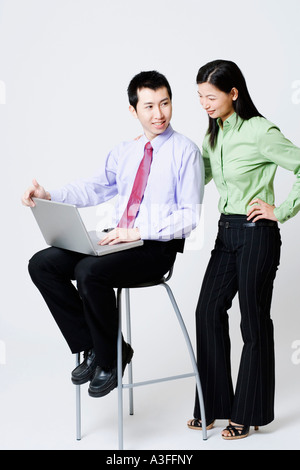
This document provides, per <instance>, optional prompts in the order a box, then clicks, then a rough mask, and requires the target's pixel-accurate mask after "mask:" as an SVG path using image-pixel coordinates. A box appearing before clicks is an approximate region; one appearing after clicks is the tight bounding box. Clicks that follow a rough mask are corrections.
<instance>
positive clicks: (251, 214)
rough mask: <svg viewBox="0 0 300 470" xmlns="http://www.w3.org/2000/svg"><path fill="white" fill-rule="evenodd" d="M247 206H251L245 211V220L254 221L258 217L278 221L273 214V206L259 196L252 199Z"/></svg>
mask: <svg viewBox="0 0 300 470" xmlns="http://www.w3.org/2000/svg"><path fill="white" fill-rule="evenodd" d="M249 206H253V207H251V209H250V210H249V211H248V213H247V220H251V222H256V221H257V220H259V219H268V220H274V221H278V219H277V218H276V216H275V214H274V209H275V206H272V205H271V204H268V203H266V202H264V201H262V200H261V199H259V198H256V199H253V200H252V201H251V202H250V204H249Z"/></svg>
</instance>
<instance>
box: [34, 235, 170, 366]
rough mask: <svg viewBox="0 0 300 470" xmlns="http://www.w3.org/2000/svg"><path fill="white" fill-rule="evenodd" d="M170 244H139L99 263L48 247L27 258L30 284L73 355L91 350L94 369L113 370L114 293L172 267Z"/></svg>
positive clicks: (93, 258)
mask: <svg viewBox="0 0 300 470" xmlns="http://www.w3.org/2000/svg"><path fill="white" fill-rule="evenodd" d="M176 242H177V240H173V241H170V242H156V241H145V242H144V245H143V246H139V247H136V248H133V249H130V250H125V251H120V252H117V253H113V254H109V255H105V256H100V257H95V256H87V255H83V254H80V253H75V252H72V251H67V250H63V249H60V248H53V247H51V248H47V249H45V250H42V251H40V252H38V253H36V254H35V255H34V256H33V257H32V258H31V260H30V261H29V273H30V276H31V278H32V281H33V282H34V284H35V285H36V286H37V288H38V289H39V291H40V292H41V294H42V296H43V298H44V300H45V301H46V303H47V305H48V307H49V309H50V311H51V313H52V315H53V317H54V319H55V320H56V322H57V324H58V326H59V328H60V330H61V332H62V334H63V335H64V337H65V339H66V341H67V343H68V345H69V347H70V349H71V351H72V352H73V353H76V352H80V351H85V350H88V349H90V348H92V347H94V349H95V353H96V358H97V362H98V365H100V366H103V367H111V366H112V365H113V364H114V362H115V360H116V356H117V329H118V313H117V307H116V295H115V291H114V288H117V287H128V286H130V285H132V284H135V283H140V282H147V281H153V280H156V279H160V278H161V277H162V276H163V275H164V274H165V273H166V272H167V271H168V270H169V269H170V267H171V266H172V265H173V263H174V261H175V258H176V253H177V251H176V250H177V246H176ZM74 280H75V281H76V283H74V282H72V281H74ZM74 284H76V286H75V285H74Z"/></svg>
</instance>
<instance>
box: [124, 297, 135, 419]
mask: <svg viewBox="0 0 300 470" xmlns="http://www.w3.org/2000/svg"><path fill="white" fill-rule="evenodd" d="M125 299H126V320H127V321H126V326H127V342H128V343H129V344H130V345H131V317H130V298H129V289H125ZM128 383H129V385H132V383H133V374H132V361H131V362H130V364H128ZM129 414H130V415H133V388H132V387H130V388H129Z"/></svg>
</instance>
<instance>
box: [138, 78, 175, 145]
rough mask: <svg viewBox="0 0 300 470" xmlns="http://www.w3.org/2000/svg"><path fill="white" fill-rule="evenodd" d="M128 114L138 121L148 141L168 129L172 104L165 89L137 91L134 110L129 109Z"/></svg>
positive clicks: (142, 89)
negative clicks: (136, 101)
mask: <svg viewBox="0 0 300 470" xmlns="http://www.w3.org/2000/svg"><path fill="white" fill-rule="evenodd" d="M129 110H130V112H131V113H132V114H133V115H134V116H135V117H136V118H137V119H139V121H140V123H141V124H142V127H143V129H144V132H145V135H146V137H147V138H148V139H149V140H152V139H154V138H155V137H156V136H158V135H160V134H162V133H163V132H164V131H165V130H166V129H167V127H168V125H169V123H170V121H171V117H172V102H171V100H170V97H169V94H168V90H167V88H166V87H162V88H158V89H157V90H155V91H154V90H151V89H150V88H141V89H139V90H138V103H137V106H136V110H135V109H134V107H133V106H130V107H129Z"/></svg>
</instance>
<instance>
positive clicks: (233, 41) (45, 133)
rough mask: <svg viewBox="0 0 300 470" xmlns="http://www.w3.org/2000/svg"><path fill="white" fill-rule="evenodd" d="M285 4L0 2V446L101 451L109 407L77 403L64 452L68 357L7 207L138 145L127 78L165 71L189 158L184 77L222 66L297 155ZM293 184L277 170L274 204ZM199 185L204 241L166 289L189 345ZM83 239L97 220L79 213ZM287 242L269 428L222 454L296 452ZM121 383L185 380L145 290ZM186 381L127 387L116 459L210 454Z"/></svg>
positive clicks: (298, 356) (213, 218)
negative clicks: (130, 367)
mask: <svg viewBox="0 0 300 470" xmlns="http://www.w3.org/2000/svg"><path fill="white" fill-rule="evenodd" d="M299 13H300V4H299V0H285V1H284V2H283V1H277V2H274V0H252V2H249V5H248V4H247V5H246V4H244V2H240V1H237V0H227V1H226V2H223V1H219V0H216V1H215V2H213V3H212V2H202V1H196V0H185V1H180V0H152V1H151V2H146V1H143V0H127V1H123V0H110V1H109V2H108V1H102V0H9V1H8V0H2V1H0V103H1V104H0V136H1V137H0V152H1V166H2V181H1V201H2V211H1V212H2V217H1V220H2V224H1V227H2V229H1V260H2V263H1V264H2V266H1V317H0V415H1V420H0V436H1V439H0V448H2V449H114V448H116V446H117V420H116V403H117V401H116V400H117V396H116V393H115V392H112V393H111V394H110V395H109V396H107V397H105V398H103V399H99V400H95V399H92V398H90V397H88V396H87V393H86V389H85V387H82V389H83V392H82V395H83V398H82V400H83V434H84V438H83V439H82V441H80V442H76V440H75V431H74V427H75V421H74V403H75V402H74V386H73V385H72V384H71V382H70V371H71V370H72V368H73V367H74V358H73V357H72V355H71V354H70V353H69V350H68V348H67V346H66V344H65V342H64V340H63V339H62V337H61V335H60V333H59V331H58V329H57V327H56V325H55V324H54V321H53V320H52V317H51V315H50V313H49V312H48V310H47V308H46V306H45V304H44V302H43V300H42V299H41V297H40V295H39V293H38V292H37V290H36V289H35V287H34V286H33V284H32V283H31V281H30V279H29V276H28V273H27V263H28V259H29V258H30V257H31V255H32V254H33V253H35V252H36V251H38V250H39V249H41V248H43V247H44V246H45V245H44V241H43V239H42V237H41V235H40V233H39V231H38V228H37V226H36V223H35V221H34V219H33V216H32V214H31V213H30V210H27V209H26V208H24V207H23V206H22V205H21V203H20V197H21V195H22V193H23V191H24V190H25V188H27V186H28V185H29V184H30V183H31V180H32V178H33V177H36V178H37V179H38V181H39V182H40V183H41V184H43V185H44V186H45V187H46V188H48V189H50V188H53V187H59V186H60V185H62V184H64V183H67V182H69V181H72V180H73V179H75V178H78V177H81V176H88V175H91V174H92V173H93V171H94V170H95V169H97V167H98V166H99V165H101V164H102V163H103V162H104V158H105V156H106V154H107V152H108V151H109V150H110V148H111V147H112V146H113V145H115V144H116V143H118V142H120V141H122V140H128V139H131V138H134V137H135V136H137V135H138V134H139V133H140V127H139V124H138V122H137V121H136V120H134V119H132V117H131V116H130V115H129V112H128V102H127V94H126V89H127V85H128V83H129V81H130V79H131V78H132V76H133V75H135V74H136V73H138V72H140V71H141V70H150V69H157V70H159V71H160V72H162V73H164V74H165V75H166V76H167V78H168V79H169V81H170V83H171V87H172V90H173V95H174V97H173V109H174V112H173V120H172V125H173V127H174V128H175V129H176V130H177V131H179V132H181V133H183V134H186V135H187V136H188V137H190V138H191V139H192V140H194V141H195V142H196V143H197V144H198V145H199V147H201V143H202V139H203V135H204V133H205V130H206V126H207V117H206V115H205V113H204V111H203V110H202V109H201V107H200V103H199V101H198V98H197V93H196V85H195V77H196V74H197V71H198V69H199V67H200V66H201V65H203V64H204V63H206V62H207V61H210V60H213V59H216V58H224V59H225V58H226V59H230V60H233V61H235V62H236V63H237V64H238V65H239V66H240V67H241V69H242V71H243V72H244V74H245V77H246V80H247V83H248V87H249V90H250V93H251V95H252V97H253V100H254V102H255V104H256V105H257V107H258V109H259V110H260V112H261V113H262V114H264V115H265V116H266V117H267V118H268V119H269V120H271V121H273V122H275V123H276V124H277V125H278V126H279V127H280V128H281V130H282V131H283V133H284V134H285V135H286V137H288V138H289V139H290V140H292V141H293V142H294V143H295V144H297V145H300V137H299V130H300V68H299V43H300V33H299V23H298V20H299ZM293 181H294V176H293V175H292V174H289V173H288V172H286V171H283V170H280V169H279V171H278V173H277V178H276V182H275V186H276V194H277V199H276V202H277V203H280V202H281V201H283V200H284V198H285V196H286V195H287V193H288V191H289V190H290V188H291V185H292V183H293ZM217 202H218V195H217V192H216V189H215V187H214V184H213V183H210V184H209V185H208V186H207V188H206V192H205V199H204V211H203V217H202V223H201V230H202V229H203V233H204V241H203V243H202V245H201V247H199V248H198V249H195V245H193V244H190V245H189V247H188V249H187V250H186V252H185V254H184V255H179V256H178V261H177V264H176V267H175V272H174V276H173V279H172V281H171V287H172V289H173V291H174V293H175V296H176V298H177V301H178V304H179V306H180V308H181V310H182V313H183V316H184V319H185V321H186V324H187V327H188V329H189V331H190V334H191V337H192V340H193V342H194V340H195V328H194V312H195V307H196V303H197V298H198V294H199V290H200V286H201V281H202V278H203V274H204V270H205V267H206V264H207V261H208V259H209V255H210V251H211V249H212V246H213V243H214V239H215V235H216V229H217V220H218V216H219V214H218V211H217ZM82 215H83V217H84V219H85V221H86V223H87V225H88V226H92V228H93V227H94V224H95V223H96V221H97V217H98V214H97V211H96V208H91V209H84V210H83V211H82ZM299 229H300V217H299V216H296V217H295V218H294V219H292V220H290V221H289V222H287V223H286V224H284V225H282V226H281V234H282V240H283V248H282V257H281V266H280V269H279V271H278V276H277V279H276V282H275V292H274V298H273V310H272V317H273V320H274V325H275V336H276V358H277V361H276V364H277V392H276V420H275V421H274V423H272V424H271V425H269V426H267V427H266V428H264V429H262V430H261V431H259V433H256V434H255V435H254V434H251V436H250V437H249V438H247V439H245V440H243V441H240V442H237V443H230V444H229V445H230V448H239V449H243V448H245V449H246V448H250V449H281V448H282V449H297V448H298V449H299V447H300V446H299V442H300V441H299V435H300V431H299V429H300V406H299V399H298V397H299V388H300V377H299V376H300V374H299V372H300V364H299V363H300V353H299V350H300V319H299V306H298V304H299V301H298V289H299V268H298V266H299V261H300V259H299ZM132 309H133V328H134V330H133V335H134V336H133V346H134V349H135V363H134V364H135V366H134V367H135V378H136V379H140V380H142V379H144V378H152V376H153V375H154V374H158V375H159V376H161V375H172V374H173V373H177V372H178V373H181V372H186V371H187V369H190V364H189V358H188V357H187V353H186V351H185V346H184V344H183V343H182V339H181V337H180V335H179V331H178V326H177V324H176V322H175V320H174V319H173V317H172V312H171V309H170V307H169V304H168V302H167V301H166V298H165V293H164V292H161V291H160V289H159V288H156V289H155V290H152V289H151V290H148V291H144V292H143V293H141V292H135V293H133V294H132ZM230 323H231V337H232V361H233V371H234V374H236V372H237V366H238V362H239V354H240V348H241V340H240V332H239V309H238V304H237V302H234V305H233V307H232V309H231V312H230ZM193 400H194V384H193V381H192V380H191V379H188V380H186V381H181V382H174V383H171V384H170V383H168V384H164V385H155V386H149V387H147V388H143V389H142V388H140V389H137V390H136V415H135V417H130V418H127V417H126V421H125V446H126V448H129V449H200V450H201V449H221V448H228V442H225V441H223V440H222V439H221V437H220V431H221V428H222V426H223V425H224V424H225V423H222V422H221V423H218V424H217V427H216V428H215V429H214V430H213V431H210V434H209V439H208V441H206V442H205V443H203V442H202V440H201V433H196V432H193V431H191V430H188V429H187V427H186V421H187V419H189V418H191V417H192V412H193Z"/></svg>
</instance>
